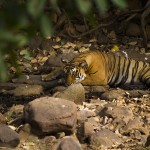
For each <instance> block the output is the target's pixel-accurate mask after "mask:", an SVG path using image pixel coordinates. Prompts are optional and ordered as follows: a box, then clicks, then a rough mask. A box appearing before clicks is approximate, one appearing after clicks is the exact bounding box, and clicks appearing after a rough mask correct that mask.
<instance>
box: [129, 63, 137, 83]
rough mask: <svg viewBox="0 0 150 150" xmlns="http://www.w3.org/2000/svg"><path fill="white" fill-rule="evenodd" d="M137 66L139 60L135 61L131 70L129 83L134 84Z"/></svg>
mask: <svg viewBox="0 0 150 150" xmlns="http://www.w3.org/2000/svg"><path fill="white" fill-rule="evenodd" d="M138 68H139V62H138V61H136V63H135V65H134V68H133V71H132V80H131V84H134V79H135V77H136V74H137V73H138Z"/></svg>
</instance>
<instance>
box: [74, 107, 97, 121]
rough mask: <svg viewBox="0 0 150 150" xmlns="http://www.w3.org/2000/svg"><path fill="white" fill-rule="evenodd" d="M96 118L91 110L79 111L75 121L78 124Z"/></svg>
mask: <svg viewBox="0 0 150 150" xmlns="http://www.w3.org/2000/svg"><path fill="white" fill-rule="evenodd" d="M92 116H96V113H95V112H93V111H91V110H86V109H83V110H80V111H78V112H77V120H78V122H84V121H85V120H86V119H87V118H89V117H92Z"/></svg>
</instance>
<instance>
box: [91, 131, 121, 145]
mask: <svg viewBox="0 0 150 150" xmlns="http://www.w3.org/2000/svg"><path fill="white" fill-rule="evenodd" d="M90 144H92V145H93V146H95V147H99V148H100V147H101V148H102V147H105V148H110V147H111V146H113V145H119V144H121V139H120V138H119V137H118V136H117V135H116V134H115V133H113V132H112V131H110V130H108V129H102V130H101V131H99V132H96V133H94V134H93V135H92V136H91V137H90Z"/></svg>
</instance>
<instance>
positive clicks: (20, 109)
mask: <svg viewBox="0 0 150 150" xmlns="http://www.w3.org/2000/svg"><path fill="white" fill-rule="evenodd" d="M108 35H109V38H106V41H105V44H99V42H98V41H97V39H95V38H92V39H90V40H89V39H88V40H86V41H84V42H83V41H82V40H81V39H79V40H74V41H72V40H71V41H69V40H68V39H63V38H60V37H56V38H53V39H46V40H44V41H43V40H41V39H40V38H38V37H37V38H36V39H34V40H33V41H32V42H31V44H30V45H29V46H28V47H27V48H25V49H23V50H19V51H18V57H19V60H18V64H19V66H20V69H21V71H22V72H23V73H24V75H22V76H20V77H19V78H18V77H16V76H15V75H14V74H15V72H16V70H15V68H14V67H13V66H11V64H9V71H10V74H11V79H10V80H9V81H8V82H7V83H1V84H0V93H1V95H0V116H1V117H0V122H1V124H0V147H1V149H16V150H32V149H33V150H60V149H61V150H81V149H82V150H99V149H102V150H148V149H150V91H149V89H138V87H134V89H133V88H132V89H131V88H130V89H129V87H127V88H126V89H122V88H119V87H118V88H110V87H102V86H94V87H88V86H85V87H83V86H82V85H81V84H74V85H71V86H69V87H66V86H64V84H62V83H60V82H59V81H58V80H57V81H52V82H48V81H47V82H44V81H42V80H41V74H45V73H46V72H49V71H51V70H53V71H54V69H56V68H57V67H60V66H63V64H62V62H61V61H60V60H61V59H67V60H70V59H71V58H72V57H73V56H74V55H76V54H78V53H81V52H84V51H89V50H101V51H111V52H113V53H116V55H124V56H125V57H132V58H134V59H137V60H139V59H140V60H143V61H148V62H150V55H149V53H147V54H145V49H144V48H143V47H142V44H141V43H142V42H141V38H131V37H130V38H129V37H124V38H122V39H120V41H119V40H118V39H119V38H116V34H115V33H114V32H113V31H112V32H110V33H108ZM103 39H105V38H103ZM108 39H109V41H107V40H108ZM110 39H111V40H110ZM106 43H107V44H106ZM120 43H121V44H120ZM148 46H149V45H148ZM37 47H38V48H37ZM27 50H29V52H30V55H29V56H28V52H27ZM72 53H73V54H74V55H73V56H72ZM7 59H8V58H7V56H6V60H7ZM43 64H44V66H43ZM39 70H40V71H39ZM59 83H60V84H59Z"/></svg>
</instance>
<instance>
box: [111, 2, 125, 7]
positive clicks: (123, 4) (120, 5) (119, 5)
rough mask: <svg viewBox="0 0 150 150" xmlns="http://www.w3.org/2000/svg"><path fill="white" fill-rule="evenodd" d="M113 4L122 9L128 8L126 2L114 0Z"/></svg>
mask: <svg viewBox="0 0 150 150" xmlns="http://www.w3.org/2000/svg"><path fill="white" fill-rule="evenodd" d="M112 2H113V3H114V4H115V5H116V6H118V7H120V8H125V7H126V6H127V3H126V2H125V0H112Z"/></svg>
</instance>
